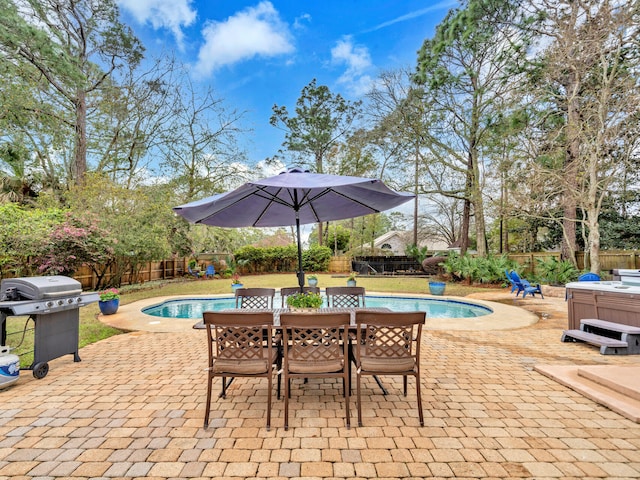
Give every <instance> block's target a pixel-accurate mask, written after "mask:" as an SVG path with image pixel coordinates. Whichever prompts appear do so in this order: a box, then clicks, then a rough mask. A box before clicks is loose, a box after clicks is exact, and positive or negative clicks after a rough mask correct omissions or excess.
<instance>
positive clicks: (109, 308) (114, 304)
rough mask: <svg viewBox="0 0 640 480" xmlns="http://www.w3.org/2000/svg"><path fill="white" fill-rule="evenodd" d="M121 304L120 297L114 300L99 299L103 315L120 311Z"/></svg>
mask: <svg viewBox="0 0 640 480" xmlns="http://www.w3.org/2000/svg"><path fill="white" fill-rule="evenodd" d="M119 306H120V299H119V298H116V299H113V300H105V301H101V300H100V301H98V308H100V313H102V314H103V315H113V314H114V313H116V312H117V311H118V307H119Z"/></svg>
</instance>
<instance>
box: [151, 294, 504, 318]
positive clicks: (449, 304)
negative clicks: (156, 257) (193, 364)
mask: <svg viewBox="0 0 640 480" xmlns="http://www.w3.org/2000/svg"><path fill="white" fill-rule="evenodd" d="M366 304H367V307H386V308H389V309H390V310H393V311H398V312H411V311H416V310H420V311H423V312H427V317H428V318H472V317H481V316H483V315H489V314H490V313H493V310H492V309H491V308H489V307H485V306H484V305H478V304H475V303H468V302H462V301H458V300H451V299H435V298H419V297H395V296H394V297H386V296H377V295H367V296H366ZM273 305H274V306H276V307H279V306H280V305H281V300H280V296H279V295H276V297H275V299H274V301H273ZM234 307H235V298H234V297H220V298H186V299H180V300H167V301H165V302H163V303H160V304H158V305H152V306H150V307H147V308H144V309H142V313H145V314H147V315H151V316H153V317H161V318H192V319H202V312H204V311H211V310H213V311H216V310H222V309H225V308H234Z"/></svg>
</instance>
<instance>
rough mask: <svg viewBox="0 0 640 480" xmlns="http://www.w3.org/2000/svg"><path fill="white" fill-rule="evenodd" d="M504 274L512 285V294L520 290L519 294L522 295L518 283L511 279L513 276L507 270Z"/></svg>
mask: <svg viewBox="0 0 640 480" xmlns="http://www.w3.org/2000/svg"><path fill="white" fill-rule="evenodd" d="M504 274H505V275H506V277H507V280H508V281H509V283H510V284H511V293H513V292H515V291H516V290H518V293H520V291H521V290H520V289H518V285H516V282H514V281H513V278H511V274H510V273H509V270H505V271H504Z"/></svg>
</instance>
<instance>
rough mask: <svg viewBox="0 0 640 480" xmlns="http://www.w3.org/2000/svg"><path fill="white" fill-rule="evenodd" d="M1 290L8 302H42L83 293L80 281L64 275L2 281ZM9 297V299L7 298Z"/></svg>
mask: <svg viewBox="0 0 640 480" xmlns="http://www.w3.org/2000/svg"><path fill="white" fill-rule="evenodd" d="M0 290H2V294H3V297H4V299H7V300H17V299H26V300H41V299H43V298H55V297H61V296H65V295H78V294H80V293H82V285H81V284H80V282H79V281H77V280H75V279H73V278H70V277H65V276H63V275H52V276H49V277H21V278H20V277H19V278H6V279H4V280H2V283H1V285H0ZM7 297H8V298H7Z"/></svg>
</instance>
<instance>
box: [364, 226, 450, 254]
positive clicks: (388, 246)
mask: <svg viewBox="0 0 640 480" xmlns="http://www.w3.org/2000/svg"><path fill="white" fill-rule="evenodd" d="M411 244H413V232H412V231H410V230H391V231H390V232H387V233H385V234H384V235H380V236H379V237H378V238H376V239H375V240H374V244H373V245H374V247H375V248H376V249H380V250H383V251H385V252H390V253H391V254H393V255H405V250H406V248H407V245H411ZM418 247H420V248H423V247H427V249H428V250H429V252H438V251H443V250H447V248H448V244H447V242H445V241H444V240H439V239H434V238H428V239H420V238H419V239H418Z"/></svg>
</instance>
